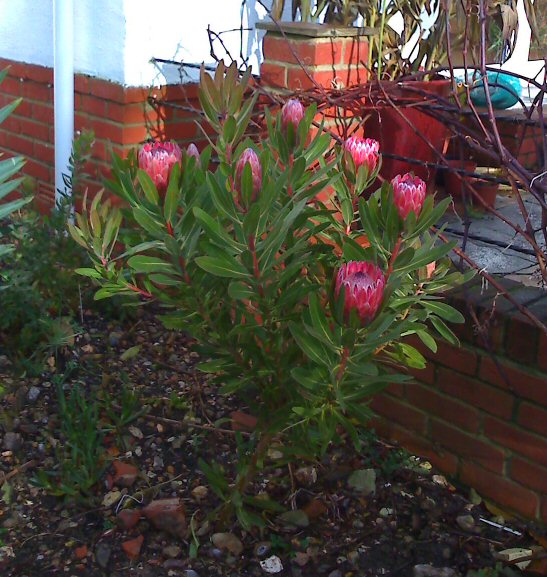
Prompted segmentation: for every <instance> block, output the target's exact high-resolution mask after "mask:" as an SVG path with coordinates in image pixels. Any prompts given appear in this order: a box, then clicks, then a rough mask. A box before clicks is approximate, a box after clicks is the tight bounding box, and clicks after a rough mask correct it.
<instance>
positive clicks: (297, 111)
mask: <svg viewBox="0 0 547 577" xmlns="http://www.w3.org/2000/svg"><path fill="white" fill-rule="evenodd" d="M302 118H304V107H303V106H302V103H301V102H300V100H297V99H296V98H291V99H290V100H287V102H285V104H284V105H283V108H282V109H281V126H282V127H283V130H287V127H288V126H289V124H292V125H293V127H294V131H295V132H296V131H297V130H298V126H299V125H300V122H301V121H302Z"/></svg>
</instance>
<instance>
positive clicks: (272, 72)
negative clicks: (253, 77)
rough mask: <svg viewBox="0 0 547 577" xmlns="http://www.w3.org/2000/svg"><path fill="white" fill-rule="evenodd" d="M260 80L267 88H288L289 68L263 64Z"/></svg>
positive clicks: (267, 63)
mask: <svg viewBox="0 0 547 577" xmlns="http://www.w3.org/2000/svg"><path fill="white" fill-rule="evenodd" d="M260 79H261V80H262V82H263V83H264V84H265V85H266V86H272V87H274V88H287V67H286V66H284V65H279V64H271V63H269V62H263V63H262V64H261V66H260Z"/></svg>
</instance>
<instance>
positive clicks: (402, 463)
mask: <svg viewBox="0 0 547 577" xmlns="http://www.w3.org/2000/svg"><path fill="white" fill-rule="evenodd" d="M360 438H361V442H362V445H363V449H362V452H361V455H362V457H363V458H364V459H365V463H366V465H367V466H369V467H371V468H375V469H378V470H379V471H380V472H381V473H382V475H383V476H384V477H386V478H388V479H389V478H390V477H392V476H393V474H394V473H395V472H396V471H398V470H399V469H402V468H411V467H412V466H413V461H412V455H411V454H410V453H409V452H408V451H406V450H405V449H402V448H399V447H385V446H383V445H381V444H380V443H379V442H378V437H377V435H376V433H375V432H374V430H373V429H365V430H363V431H362V432H361V433H360Z"/></svg>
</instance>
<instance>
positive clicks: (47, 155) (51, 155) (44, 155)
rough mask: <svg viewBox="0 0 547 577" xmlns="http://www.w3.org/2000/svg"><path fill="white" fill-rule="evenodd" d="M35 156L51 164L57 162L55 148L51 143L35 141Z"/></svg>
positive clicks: (40, 160)
mask: <svg viewBox="0 0 547 577" xmlns="http://www.w3.org/2000/svg"><path fill="white" fill-rule="evenodd" d="M32 154H33V158H35V159H36V160H38V161H39V162H44V163H46V164H51V165H53V163H54V162H55V148H54V147H53V145H51V144H49V143H43V142H38V141H37V140H36V141H34V147H33V152H32Z"/></svg>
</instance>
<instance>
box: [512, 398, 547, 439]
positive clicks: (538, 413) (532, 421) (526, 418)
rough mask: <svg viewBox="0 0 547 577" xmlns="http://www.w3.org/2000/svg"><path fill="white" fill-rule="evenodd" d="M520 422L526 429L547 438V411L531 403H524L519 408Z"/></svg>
mask: <svg viewBox="0 0 547 577" xmlns="http://www.w3.org/2000/svg"><path fill="white" fill-rule="evenodd" d="M518 422H519V423H520V424H521V425H522V426H523V427H524V428H525V429H529V430H531V431H535V432H536V433H539V434H540V435H543V436H544V437H547V409H542V408H541V407H538V406H537V405H531V404H530V403H522V404H521V405H520V407H519V412H518Z"/></svg>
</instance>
